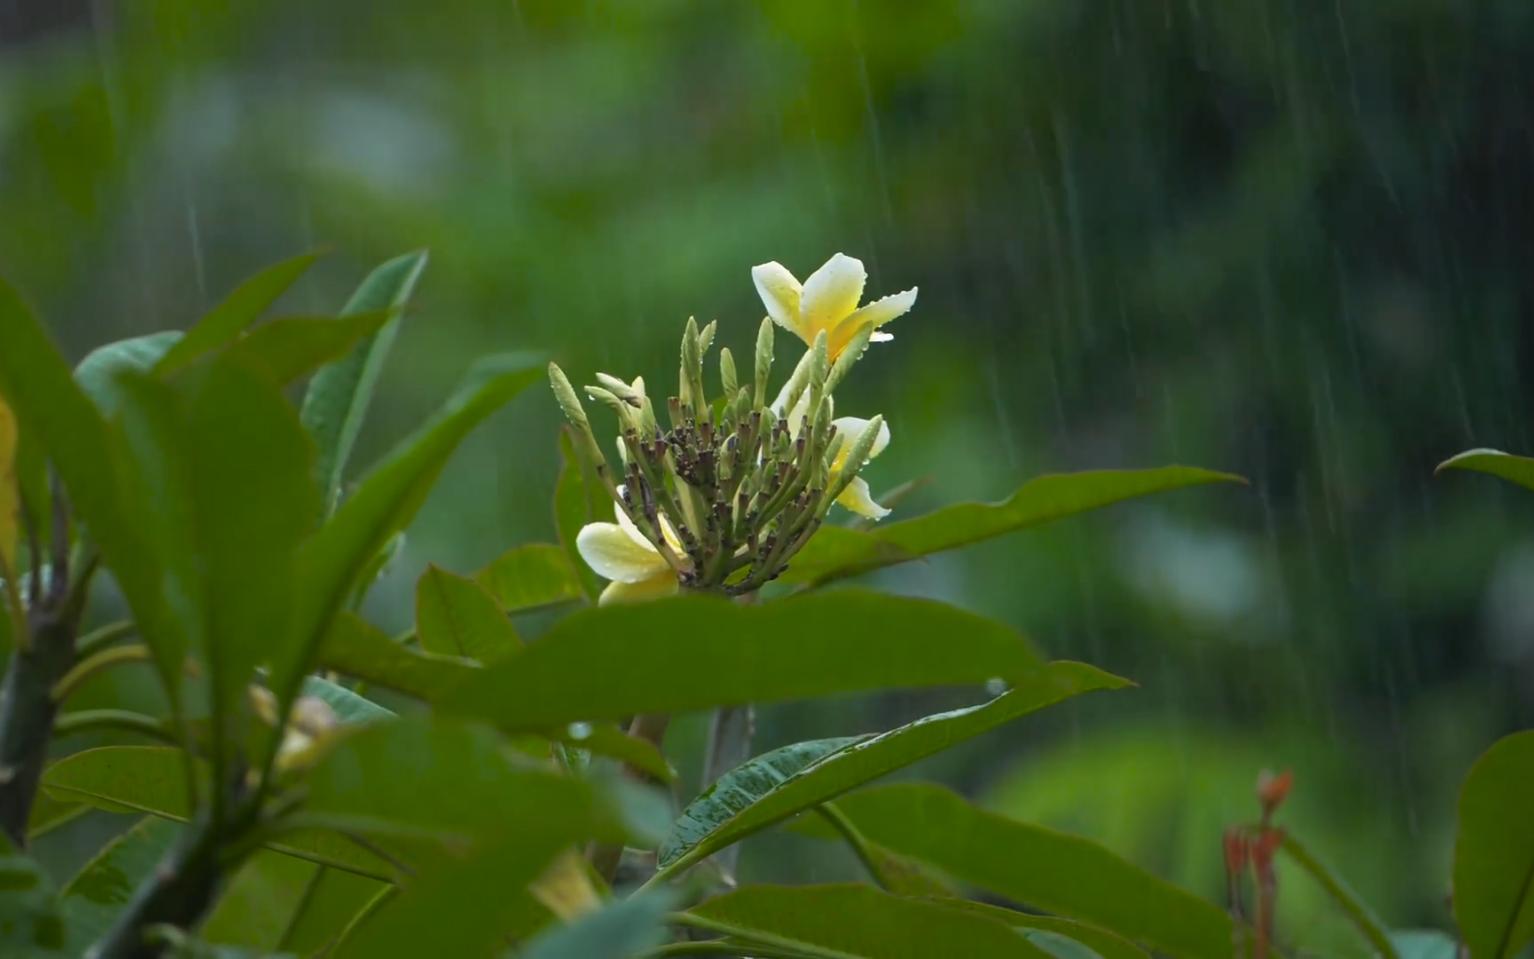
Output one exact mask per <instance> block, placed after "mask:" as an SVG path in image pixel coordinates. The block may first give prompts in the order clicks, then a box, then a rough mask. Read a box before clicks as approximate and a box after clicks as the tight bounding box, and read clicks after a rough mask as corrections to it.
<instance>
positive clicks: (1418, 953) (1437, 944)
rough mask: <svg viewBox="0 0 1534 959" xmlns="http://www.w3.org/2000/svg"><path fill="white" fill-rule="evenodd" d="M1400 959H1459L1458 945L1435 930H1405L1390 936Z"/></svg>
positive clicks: (1449, 937) (1448, 936)
mask: <svg viewBox="0 0 1534 959" xmlns="http://www.w3.org/2000/svg"><path fill="white" fill-rule="evenodd" d="M1390 941H1391V942H1392V943H1393V944H1394V945H1395V948H1396V952H1398V953H1400V955H1401V959H1459V943H1457V942H1455V941H1454V937H1453V936H1450V935H1446V934H1444V933H1441V932H1439V931H1438V930H1436V929H1406V930H1401V931H1399V932H1392V933H1391V934H1390Z"/></svg>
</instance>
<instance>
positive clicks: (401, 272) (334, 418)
mask: <svg viewBox="0 0 1534 959" xmlns="http://www.w3.org/2000/svg"><path fill="white" fill-rule="evenodd" d="M425 269H426V251H425V250H417V251H416V252H414V253H407V254H405V255H404V256H400V257H396V258H394V259H392V260H390V261H388V262H387V263H384V264H382V265H380V266H379V267H378V268H377V269H375V270H374V271H373V272H372V273H369V274H368V276H367V278H366V279H364V280H363V281H362V285H361V286H359V287H357V291H356V292H355V293H353V294H352V298H351V299H350V300H348V301H347V303H346V306H345V307H343V308H342V310H341V315H342V316H352V315H355V314H358V313H376V312H379V311H385V312H388V311H398V310H399V309H400V308H402V307H403V306H404V305H405V302H406V301H407V300H409V299H410V294H411V292H412V291H413V290H414V289H415V284H416V280H418V279H419V278H420V276H421V271H423V270H425ZM399 323H400V317H399V316H398V315H396V316H394V318H393V319H391V320H389V321H388V322H387V323H385V324H384V325H383V326H382V327H381V328H380V329H379V330H378V331H377V332H376V333H374V334H373V335H371V336H369V337H367V338H366V339H364V340H363V341H362V342H360V343H358V344H357V345H356V347H355V348H354V349H353V350H352V351H351V352H350V353H349V354H347V355H346V356H345V357H343V358H342V359H340V360H338V361H336V362H335V363H332V364H331V365H329V366H327V367H325V368H324V369H322V370H320V372H319V373H317V374H315V377H314V380H313V381H312V382H311V383H310V384H309V391H308V393H306V394H305V395H304V407H303V421H304V426H305V427H306V428H307V429H308V430H309V433H310V434H311V435H312V436H313V437H314V442H315V446H316V447H317V448H318V449H319V457H318V460H317V461H316V464H315V467H316V475H317V476H318V477H319V479H320V487H321V489H322V490H323V491H324V495H325V503H326V508H327V509H334V508H335V504H336V502H337V501H338V500H339V499H340V496H341V484H342V482H343V479H344V476H345V470H346V461H347V459H348V457H350V456H351V451H352V445H353V444H354V443H355V442H356V441H357V433H358V431H359V430H361V429H362V420H363V417H364V416H365V415H366V414H367V408H368V404H369V403H371V402H372V399H373V387H374V385H375V384H376V383H377V381H378V374H379V372H380V371H381V370H382V369H383V363H384V359H385V357H387V356H388V355H389V348H390V347H391V346H393V345H394V337H395V336H396V334H397V333H398V332H399Z"/></svg>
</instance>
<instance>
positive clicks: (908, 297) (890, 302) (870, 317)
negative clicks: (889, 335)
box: [843, 286, 916, 333]
mask: <svg viewBox="0 0 1534 959" xmlns="http://www.w3.org/2000/svg"><path fill="white" fill-rule="evenodd" d="M915 305H916V287H914V286H913V287H911V288H910V289H909V290H906V291H905V292H904V293H892V294H890V295H889V296H886V297H884V298H883V299H879V300H874V301H873V302H872V303H869V304H868V305H866V306H864V307H863V308H862V309H860V310H857V311H856V312H854V313H853V314H852V315H851V316H849V317H847V319H846V320H844V321H843V322H845V323H847V324H848V325H849V327H850V329H851V330H852V332H854V333H855V332H857V329H858V327H860V326H862V325H863V324H864V323H872V324H873V325H874V326H883V325H884V324H886V323H888V322H889V321H890V320H893V319H894V318H895V317H897V316H904V315H905V314H907V313H909V312H911V307H913V306H915Z"/></svg>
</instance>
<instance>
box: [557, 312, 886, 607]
mask: <svg viewBox="0 0 1534 959" xmlns="http://www.w3.org/2000/svg"><path fill="white" fill-rule="evenodd" d="M715 329H716V324H715V323H710V324H708V325H707V326H705V327H703V328H702V329H699V327H698V325H697V323H696V322H695V321H694V320H688V321H687V328H686V331H685V332H684V333H683V336H682V349H681V371H680V375H679V377H678V386H677V395H675V396H671V397H669V398H668V399H667V400H666V404H665V423H664V424H662V422H661V421H660V419H659V418H658V417H657V415H656V410H655V409H654V406H653V405H652V403H651V400H650V397H649V396H648V395H647V394H646V392H645V388H644V381H643V379H637V380H635V381H634V382H633V383H625V382H624V381H623V380H620V379H618V378H617V377H613V376H608V375H606V374H598V375H597V379H598V382H599V385H594V386H588V387H586V394H587V395H588V396H589V397H591V398H592V399H594V400H597V401H599V402H601V403H603V404H605V405H606V406H608V407H611V408H612V409H613V411H614V412H615V413H616V414H617V417H618V425H619V436H618V452H619V455H620V458H621V461H622V462H621V465H620V466H619V468H618V469H617V470H615V469H614V468H613V467H612V466H610V465H609V464H608V463H607V461H606V458H605V457H604V456H603V455H602V452H601V449H600V446H599V444H598V443H597V442H596V439H595V437H594V436H593V434H592V431H591V425H590V422H589V421H588V420H587V418H586V414H585V411H584V409H583V407H582V404H581V402H580V399H579V397H577V396H576V393H575V391H574V389H573V388H572V387H571V386H570V382H569V380H568V379H567V378H566V377H565V375H564V373H563V371H561V370H560V369H559V367H557V366H555V365H553V364H551V365H550V367H549V375H550V380H551V382H552V384H553V387H554V393H555V396H556V397H557V398H558V399H559V403H560V406H561V407H562V408H563V409H564V412H565V415H566V417H567V418H568V419H569V420H570V422H571V423H572V424H573V425H574V426H575V428H576V432H577V435H578V437H579V438H580V447H581V451H582V453H583V455H584V456H585V457H586V458H587V459H588V460H589V461H590V462H591V463H592V464H593V465H594V466H595V467H596V469H597V472H598V475H600V476H601V477H602V478H603V481H604V482H605V483H606V484H607V486H608V489H609V492H610V493H611V494H612V496H613V499H614V501H615V503H616V505H617V508H618V509H620V510H622V511H623V513H624V514H626V516H627V518H628V519H629V520H630V521H632V523H633V525H634V526H635V527H636V528H637V529H638V530H639V532H640V533H641V534H642V535H643V536H644V537H645V539H646V540H647V541H648V542H649V543H650V545H651V546H653V547H654V548H655V550H656V551H657V552H659V553H660V555H661V556H662V557H663V558H664V559H665V560H666V562H667V563H668V564H669V565H670V566H671V567H672V569H673V570H674V571H675V572H676V575H677V579H678V582H679V583H680V584H681V585H682V586H683V587H685V588H689V589H701V590H711V591H718V592H724V593H727V594H730V595H739V594H744V593H749V592H752V591H754V590H756V589H758V588H760V587H761V586H762V585H763V584H765V583H767V582H769V581H771V580H772V579H774V578H776V577H777V576H779V575H780V574H781V573H782V572H783V570H784V569H785V568H787V565H788V562H789V560H790V559H791V558H792V557H793V555H794V554H795V553H796V552H797V551H798V550H799V549H800V548H801V547H803V546H804V544H805V543H806V542H808V541H809V539H810V537H811V536H813V535H814V534H815V531H816V530H817V529H819V528H820V526H821V524H822V523H823V522H824V521H825V516H826V512H827V510H828V509H829V508H830V506H831V504H832V503H833V502H835V500H836V498H837V497H838V496H839V495H841V493H842V492H843V491H844V490H845V489H846V488H847V486H848V484H850V483H851V482H852V480H853V479H854V478H855V477H856V476H857V473H858V470H860V469H861V468H862V466H863V464H864V463H865V462H866V461H867V460H868V458H869V455H870V452H871V450H872V448H873V445H874V442H875V439H876V438H877V436H878V434H879V431H880V429H881V427H882V421H881V420H880V419H879V418H877V417H875V419H874V420H873V421H872V422H871V423H870V425H869V426H868V428H866V429H864V430H863V431H862V435H859V436H839V435H838V431H837V429H836V427H835V425H834V424H833V423H832V399H831V391H832V389H833V388H834V387H835V386H836V384H837V383H839V382H840V381H841V379H842V378H843V377H844V376H845V375H846V373H847V370H848V369H849V368H850V367H851V366H852V364H853V363H855V362H856V361H857V358H858V356H859V355H860V354H861V353H862V352H863V349H864V347H866V345H867V343H868V339H869V335H870V334H871V333H872V327H868V328H865V329H864V330H862V331H860V332H859V333H858V335H857V337H856V338H855V339H854V341H853V342H852V343H851V344H850V345H849V346H848V348H847V349H845V350H844V351H842V353H841V354H840V355H839V356H838V357H837V360H836V362H835V363H832V362H831V361H830V358H829V354H828V349H827V336H826V334H825V333H824V332H822V333H820V334H819V336H817V337H816V339H815V341H814V343H813V345H812V346H811V347H810V349H809V350H808V351H806V352H805V354H804V356H803V358H802V359H801V360H800V361H799V363H798V365H797V366H796V367H795V369H794V371H793V373H792V374H791V375H790V377H789V379H788V382H787V383H786V384H785V385H784V387H783V389H782V391H781V392H780V393H779V394H778V396H777V398H776V399H775V400H774V401H773V402H771V403H769V402H768V400H767V388H768V380H769V377H770V374H771V369H772V362H773V325H772V322H771V321H770V320H763V321H762V325H761V329H760V331H759V332H758V335H757V341H756V356H755V363H754V369H753V379H752V382H751V383H749V384H741V383H740V382H739V380H738V375H737V371H736V367H735V359H734V357H733V356H732V355H731V353H730V351H729V350H728V349H721V350H720V351H719V381H720V386H721V393H720V395H718V396H715V397H713V398H710V397H709V395H708V393H707V390H706V386H705V382H704V379H705V378H704V358H705V357H706V356H707V355H708V352H709V349H710V347H711V346H712V345H713V340H714V333H715ZM843 444H850V447H849V448H848V450H847V451H846V456H844V457H843V456H841V455H840V454H841V453H842V452H843V450H842V446H843Z"/></svg>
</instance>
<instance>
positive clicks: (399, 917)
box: [334, 829, 571, 959]
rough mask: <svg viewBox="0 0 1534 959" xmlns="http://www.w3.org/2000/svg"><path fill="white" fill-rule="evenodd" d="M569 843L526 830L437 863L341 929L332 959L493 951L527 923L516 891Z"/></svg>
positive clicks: (407, 958) (554, 834) (409, 958)
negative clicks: (347, 926)
mask: <svg viewBox="0 0 1534 959" xmlns="http://www.w3.org/2000/svg"><path fill="white" fill-rule="evenodd" d="M570 840H571V837H570V836H569V835H567V834H564V833H561V832H558V831H554V830H551V831H547V832H543V831H539V830H537V829H528V830H524V831H522V832H519V833H513V834H507V835H503V836H501V837H500V838H499V839H498V840H497V841H496V842H494V843H492V844H490V845H488V846H486V847H483V848H480V849H477V850H475V851H474V852H472V853H471V854H469V855H466V856H458V857H454V858H446V857H444V858H443V859H441V860H439V861H437V862H436V863H434V864H433V866H432V867H430V868H427V869H425V870H423V871H422V872H420V873H419V874H418V875H416V876H414V877H413V878H412V879H411V881H410V882H409V884H408V885H406V886H405V887H403V888H402V889H401V890H400V891H399V893H397V894H395V895H393V896H389V897H387V898H384V899H381V900H378V901H377V904H376V906H375V907H373V908H371V909H370V910H369V911H368V913H367V914H366V915H364V916H363V917H362V918H361V919H360V921H359V922H358V923H357V924H356V925H355V926H354V927H353V928H352V929H351V930H350V931H348V932H347V933H346V935H345V938H344V939H343V941H342V942H341V944H340V945H339V946H338V947H337V948H336V949H335V952H334V959H421V957H422V956H455V957H456V956H465V957H469V956H493V955H496V954H497V953H498V952H499V951H500V950H501V949H502V948H503V947H504V944H505V940H506V938H507V936H509V935H511V934H513V933H514V932H516V931H517V929H518V927H519V926H520V925H521V924H522V923H523V922H524V921H525V917H526V910H525V909H524V908H522V905H523V904H524V902H531V899H530V898H528V897H526V896H523V895H520V890H522V889H524V888H525V887H526V886H527V884H528V883H529V882H532V881H533V880H534V879H536V878H537V877H538V874H539V873H540V872H542V871H543V869H544V867H545V866H546V865H547V864H548V863H549V861H550V860H552V859H553V858H554V856H555V855H556V854H557V853H558V852H559V851H560V850H561V849H563V848H564V847H565V846H566V844H568V843H569V842H570Z"/></svg>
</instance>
